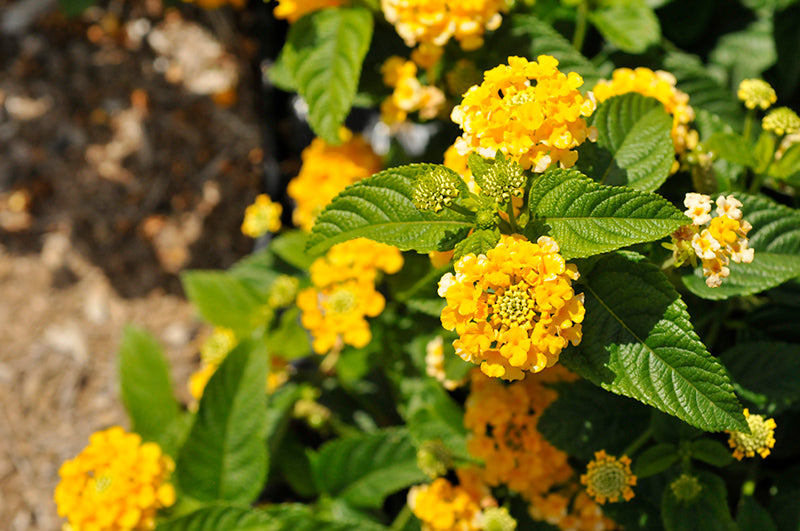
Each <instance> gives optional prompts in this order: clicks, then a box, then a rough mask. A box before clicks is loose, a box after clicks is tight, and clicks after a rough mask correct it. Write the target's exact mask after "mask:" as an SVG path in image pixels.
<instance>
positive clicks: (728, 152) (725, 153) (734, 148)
mask: <svg viewBox="0 0 800 531" xmlns="http://www.w3.org/2000/svg"><path fill="white" fill-rule="evenodd" d="M703 147H704V148H705V149H706V150H708V151H710V152H711V153H712V154H713V155H714V156H715V157H719V158H721V159H725V160H727V161H730V162H734V163H736V164H741V165H742V166H749V167H753V166H755V159H754V158H753V154H752V148H751V147H750V146H748V145H747V143H746V142H745V141H744V138H742V137H741V136H739V135H737V134H735V133H717V134H715V135H713V136H712V137H711V138H709V139H708V140H706V141H705V142H703Z"/></svg>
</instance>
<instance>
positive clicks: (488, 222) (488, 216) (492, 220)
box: [475, 209, 498, 229]
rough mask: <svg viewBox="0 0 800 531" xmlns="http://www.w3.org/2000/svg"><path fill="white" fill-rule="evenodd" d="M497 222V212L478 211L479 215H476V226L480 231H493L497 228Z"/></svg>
mask: <svg viewBox="0 0 800 531" xmlns="http://www.w3.org/2000/svg"><path fill="white" fill-rule="evenodd" d="M497 220H498V215H497V210H495V209H486V210H478V213H477V214H476V215H475V226H476V227H478V228H479V229H493V228H495V227H496V226H497Z"/></svg>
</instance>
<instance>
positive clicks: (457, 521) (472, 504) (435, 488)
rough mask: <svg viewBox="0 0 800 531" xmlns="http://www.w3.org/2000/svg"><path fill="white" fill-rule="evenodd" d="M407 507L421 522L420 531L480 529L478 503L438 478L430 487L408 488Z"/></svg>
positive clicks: (457, 488) (464, 490)
mask: <svg viewBox="0 0 800 531" xmlns="http://www.w3.org/2000/svg"><path fill="white" fill-rule="evenodd" d="M408 506H409V507H410V508H411V511H412V512H413V513H414V515H415V516H416V517H417V518H419V519H420V520H421V521H422V529H423V531H452V530H454V529H458V530H459V531H478V530H480V529H483V526H482V514H481V507H480V505H479V500H476V499H474V498H473V497H471V496H470V493H469V491H468V490H466V489H463V488H462V487H460V486H457V485H453V484H452V483H450V482H449V481H448V480H446V479H444V478H437V479H435V480H434V481H433V483H431V484H430V485H417V486H415V487H411V489H410V490H409V491H408Z"/></svg>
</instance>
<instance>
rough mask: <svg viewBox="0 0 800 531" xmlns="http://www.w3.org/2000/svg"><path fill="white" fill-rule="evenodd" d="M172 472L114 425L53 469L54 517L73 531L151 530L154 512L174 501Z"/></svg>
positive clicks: (165, 460) (168, 462)
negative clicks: (55, 471) (55, 477)
mask: <svg viewBox="0 0 800 531" xmlns="http://www.w3.org/2000/svg"><path fill="white" fill-rule="evenodd" d="M174 468H175V464H174V463H173V461H172V459H171V458H170V457H169V456H167V455H164V454H163V453H162V452H161V448H159V446H158V445H157V444H155V443H152V442H148V443H144V444H142V438H141V437H140V436H139V435H137V434H135V433H126V432H125V431H124V430H123V429H122V428H120V427H119V426H115V427H113V428H109V429H107V430H105V431H99V432H96V433H94V434H92V436H91V437H90V438H89V446H87V447H86V448H84V449H83V451H82V452H81V453H80V454H78V456H77V457H75V458H74V459H70V460H69V461H66V462H65V463H64V464H62V465H61V468H60V469H59V471H58V474H59V476H61V481H60V482H59V484H58V486H57V487H56V491H55V501H56V505H57V506H58V514H59V516H62V517H66V518H67V520H68V522H69V524H68V525H69V526H71V529H74V530H76V531H134V530H136V531H138V530H145V529H153V528H154V527H155V515H156V511H158V510H159V509H161V508H162V507H169V506H170V505H172V504H173V503H175V489H174V487H173V486H172V484H171V483H169V482H168V480H169V477H170V474H172V471H173V469H174Z"/></svg>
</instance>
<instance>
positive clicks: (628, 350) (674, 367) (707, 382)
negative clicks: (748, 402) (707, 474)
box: [561, 252, 747, 431]
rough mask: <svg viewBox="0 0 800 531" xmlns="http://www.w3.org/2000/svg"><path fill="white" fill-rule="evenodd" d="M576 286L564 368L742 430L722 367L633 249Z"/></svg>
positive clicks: (667, 408) (694, 419)
mask: <svg viewBox="0 0 800 531" xmlns="http://www.w3.org/2000/svg"><path fill="white" fill-rule="evenodd" d="M578 267H579V268H580V264H579V265H578ZM581 284H582V285H583V287H584V294H585V297H586V301H585V307H586V315H585V317H584V321H583V339H582V340H581V342H580V344H579V345H578V346H577V347H576V348H574V349H570V350H568V351H567V352H565V353H563V354H562V355H561V361H562V362H563V363H564V364H565V365H567V367H568V368H570V369H572V370H574V371H576V372H577V373H578V374H580V375H582V376H584V377H585V378H588V379H589V380H591V381H592V382H594V383H595V384H597V385H600V386H601V387H603V388H604V389H607V390H609V391H612V392H614V393H617V394H621V395H625V396H630V397H632V398H635V399H637V400H639V401H641V402H643V403H645V404H647V405H650V406H653V407H655V408H657V409H660V410H661V411H664V412H665V413H669V414H670V415H673V416H676V417H678V418H680V419H682V420H684V421H686V422H688V423H690V424H692V425H694V426H697V427H699V428H701V429H703V430H706V431H723V430H738V431H743V430H746V429H747V428H746V426H747V424H746V423H745V420H744V415H743V414H742V406H741V404H739V402H738V400H737V399H736V395H734V393H733V386H732V385H731V383H730V380H729V379H728V375H727V373H726V371H725V368H724V367H723V366H722V364H720V363H719V361H718V360H717V359H716V358H714V357H713V356H711V355H710V354H709V353H708V351H707V350H706V348H705V346H704V345H703V343H702V342H701V341H700V338H699V337H697V334H696V333H695V332H694V330H693V328H692V325H691V322H690V320H689V313H688V312H687V311H686V304H685V303H684V302H683V301H682V300H681V298H680V296H679V295H678V293H677V292H676V291H675V289H674V288H673V287H672V284H670V282H669V280H668V279H667V277H665V276H664V274H663V273H662V272H661V271H660V270H659V269H658V268H657V267H656V266H655V265H653V264H650V263H648V262H647V261H646V260H645V258H644V257H642V256H640V255H637V254H635V253H630V252H617V253H613V254H609V255H606V256H603V257H601V258H600V259H598V260H597V261H596V264H595V265H594V267H593V268H592V269H591V270H590V271H589V272H588V273H584V274H583V276H582V277H581Z"/></svg>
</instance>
